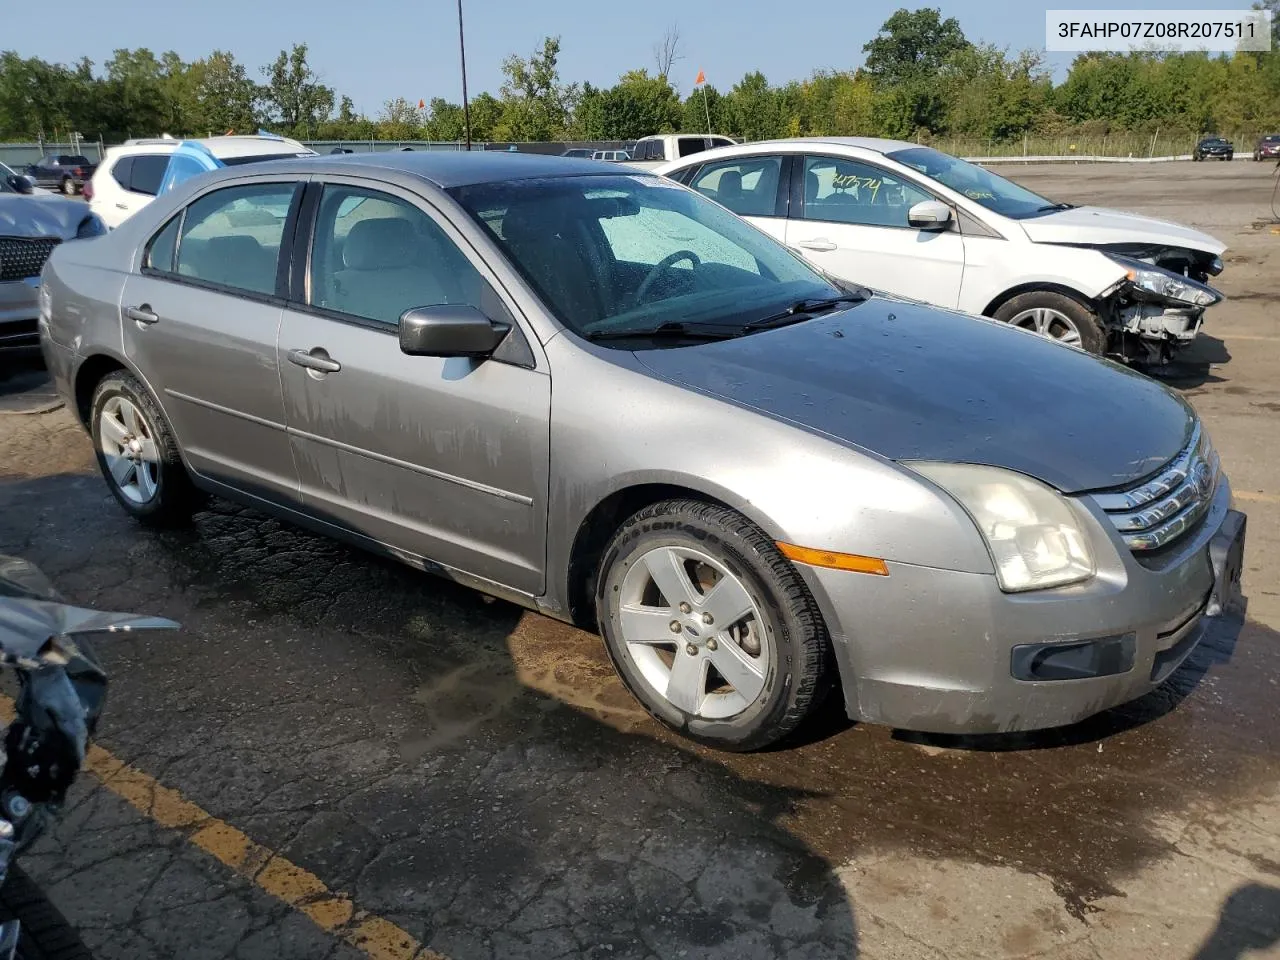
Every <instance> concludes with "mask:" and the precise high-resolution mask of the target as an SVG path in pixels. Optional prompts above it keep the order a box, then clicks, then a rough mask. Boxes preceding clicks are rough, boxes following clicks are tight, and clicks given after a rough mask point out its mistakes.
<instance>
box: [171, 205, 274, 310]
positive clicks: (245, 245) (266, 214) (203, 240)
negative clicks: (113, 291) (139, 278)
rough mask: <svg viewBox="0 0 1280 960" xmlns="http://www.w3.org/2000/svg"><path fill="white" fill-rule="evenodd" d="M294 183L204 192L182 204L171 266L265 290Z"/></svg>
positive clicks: (213, 279)
mask: <svg viewBox="0 0 1280 960" xmlns="http://www.w3.org/2000/svg"><path fill="white" fill-rule="evenodd" d="M294 190H295V184H293V183H262V184H250V185H245V186H239V187H227V188H225V189H222V190H215V191H214V192H213V193H207V194H205V195H204V196H202V197H201V198H200V199H199V200H196V201H195V202H194V203H192V204H191V205H190V206H189V207H187V213H186V217H185V218H184V219H183V224H182V236H181V237H180V239H179V242H178V253H177V258H176V272H177V273H178V274H180V275H181V276H184V277H191V278H192V279H195V280H203V281H205V282H206V283H215V284H218V285H220V286H225V287H232V288H234V289H236V290H244V291H247V292H249V293H259V294H266V295H270V294H273V293H275V289H276V266H277V264H278V263H279V260H280V247H281V244H282V242H283V240H284V225H285V220H286V218H287V217H288V214H289V204H290V202H291V201H292V200H293V194H294Z"/></svg>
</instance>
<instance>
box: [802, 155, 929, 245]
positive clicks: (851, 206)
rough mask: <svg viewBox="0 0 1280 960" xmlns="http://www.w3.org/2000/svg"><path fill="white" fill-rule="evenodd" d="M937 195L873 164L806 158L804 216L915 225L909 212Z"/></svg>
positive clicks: (873, 224) (870, 224) (875, 224)
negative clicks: (910, 218)
mask: <svg viewBox="0 0 1280 960" xmlns="http://www.w3.org/2000/svg"><path fill="white" fill-rule="evenodd" d="M932 199H933V198H932V197H931V196H929V195H928V194H927V193H925V192H924V191H923V190H920V189H918V188H916V187H914V186H912V185H911V184H909V183H907V182H905V181H904V180H903V179H902V178H901V177H896V176H894V175H893V174H892V173H889V172H888V171H886V170H882V169H880V168H879V167H873V166H871V164H869V163H861V162H860V161H857V160H846V159H843V158H840V157H805V160H804V219H806V220H823V221H826V222H828V223H849V224H858V225H860V226H868V227H906V228H910V229H915V228H914V227H911V224H910V223H908V222H907V211H909V210H910V209H911V208H912V207H913V206H915V205H916V204H917V203H921V202H922V201H925V200H932Z"/></svg>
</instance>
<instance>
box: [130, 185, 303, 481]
mask: <svg viewBox="0 0 1280 960" xmlns="http://www.w3.org/2000/svg"><path fill="white" fill-rule="evenodd" d="M297 189H298V185H297V183H296V182H294V181H289V182H276V183H263V182H255V183H250V184H242V185H238V186H231V187H224V188H222V189H219V190H215V191H213V192H211V193H206V194H204V195H203V196H201V197H199V198H198V199H196V200H195V201H194V202H192V203H191V204H190V205H189V206H188V207H187V208H186V209H185V211H183V212H181V213H179V214H177V215H176V216H174V217H173V218H172V219H170V220H169V222H168V223H167V224H166V225H165V226H164V227H162V228H161V229H160V231H159V232H158V233H157V234H156V235H155V237H154V238H153V239H152V240H151V242H150V243H149V244H148V245H147V247H146V249H145V252H144V258H145V259H144V263H143V265H142V271H141V273H135V274H133V275H131V276H130V277H129V279H128V280H127V281H126V283H125V288H124V296H123V298H122V302H121V305H120V309H121V314H122V316H121V324H122V328H123V330H124V349H125V355H126V356H127V357H128V358H129V359H130V361H132V363H133V364H134V366H135V367H136V369H137V370H138V371H139V372H140V373H141V374H142V376H143V377H144V378H145V379H146V381H147V382H148V384H149V385H150V387H151V389H152V391H153V392H154V393H155V395H156V397H157V398H158V399H159V401H160V403H161V405H162V406H163V408H164V411H165V414H166V415H167V417H168V419H169V422H170V424H171V425H172V426H173V431H174V434H175V436H176V437H177V439H178V443H179V444H180V445H181V447H182V449H183V451H184V453H185V454H186V457H187V461H188V463H189V464H190V465H191V468H192V469H193V470H195V471H196V472H197V473H200V474H202V475H203V476H206V477H208V478H210V479H213V480H216V481H219V482H222V483H226V484H229V485H231V486H234V487H236V488H237V489H240V490H243V491H244V492H246V493H250V494H254V495H265V496H267V498H268V499H273V500H278V499H281V497H282V496H283V497H284V498H285V499H287V500H294V499H296V493H297V475H296V472H295V470H294V466H293V458H292V456H291V454H290V452H289V444H288V440H287V438H286V437H285V432H284V406H283V401H282V399H281V390H280V372H279V370H278V368H277V365H276V363H277V361H276V337H277V334H278V332H279V327H280V314H281V308H280V299H279V298H278V297H277V273H278V262H279V259H280V249H281V244H282V241H283V239H284V235H285V223H286V221H287V219H288V212H289V208H290V203H291V202H292V200H293V197H294V194H295V191H296V190H297Z"/></svg>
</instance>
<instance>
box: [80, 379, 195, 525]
mask: <svg viewBox="0 0 1280 960" xmlns="http://www.w3.org/2000/svg"><path fill="white" fill-rule="evenodd" d="M117 396H121V397H124V398H125V399H127V400H128V401H129V402H131V403H132V404H133V406H134V407H136V408H137V409H138V411H139V412H140V413H141V414H142V417H143V419H144V420H145V421H146V427H147V430H148V431H149V433H150V438H151V439H152V440H154V442H155V445H156V453H157V456H158V464H157V470H156V490H155V493H154V495H153V496H152V497H151V498H150V499H149V500H147V501H146V502H143V503H139V502H137V501H135V500H131V499H130V498H129V497H128V496H126V495H125V494H124V492H123V491H122V490H121V489H120V486H119V484H117V483H116V481H115V479H114V478H113V477H112V476H111V468H110V466H109V465H108V462H107V458H106V456H105V455H104V454H103V452H102V438H101V433H100V429H101V425H102V424H101V421H102V409H103V407H104V406H105V405H106V404H107V402H108V401H109V400H111V399H112V398H113V397H117ZM89 432H90V434H91V435H92V437H93V449H94V454H95V455H96V456H97V458H98V469H100V470H101V471H102V476H103V479H105V480H106V481H107V486H108V487H110V488H111V493H112V494H113V495H114V496H115V498H116V501H117V502H118V503H119V504H120V506H122V507H124V509H125V510H126V511H127V512H128V513H129V514H130V515H131V516H132V517H133V518H134V519H135V520H137V521H138V522H140V523H143V524H145V525H147V526H153V527H168V526H175V525H179V524H183V523H186V522H187V521H189V520H190V519H191V515H192V514H193V513H194V512H195V511H196V510H197V509H199V507H200V506H201V504H202V503H203V501H204V497H203V495H202V494H201V493H200V492H199V491H198V490H196V488H195V487H194V486H193V485H192V483H191V477H190V476H189V475H188V473H187V468H186V465H185V464H184V463H183V462H182V456H181V454H179V452H178V444H177V441H175V440H174V438H173V430H172V429H171V428H170V427H169V422H168V421H167V420H166V419H165V417H164V413H163V412H162V411H161V410H160V406H159V404H157V403H156V402H155V400H154V399H152V397H151V394H150V392H149V391H148V390H147V389H146V388H145V387H144V386H142V384H141V383H139V382H138V380H137V378H136V377H134V376H133V374H131V373H129V372H127V371H125V370H117V371H115V372H114V373H109V374H107V375H106V376H105V377H103V378H102V381H101V382H100V383H99V384H98V386H97V387H96V388H95V390H94V392H93V403H92V404H91V406H90V414H89Z"/></svg>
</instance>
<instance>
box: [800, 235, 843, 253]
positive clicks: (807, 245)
mask: <svg viewBox="0 0 1280 960" xmlns="http://www.w3.org/2000/svg"><path fill="white" fill-rule="evenodd" d="M796 246H797V247H799V248H800V249H801V250H821V251H823V252H826V251H829V250H834V249H835V248H836V245H835V244H834V243H832V242H831V241H830V240H827V239H826V238H825V237H818V238H817V239H815V240H799V241H797V242H796Z"/></svg>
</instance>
